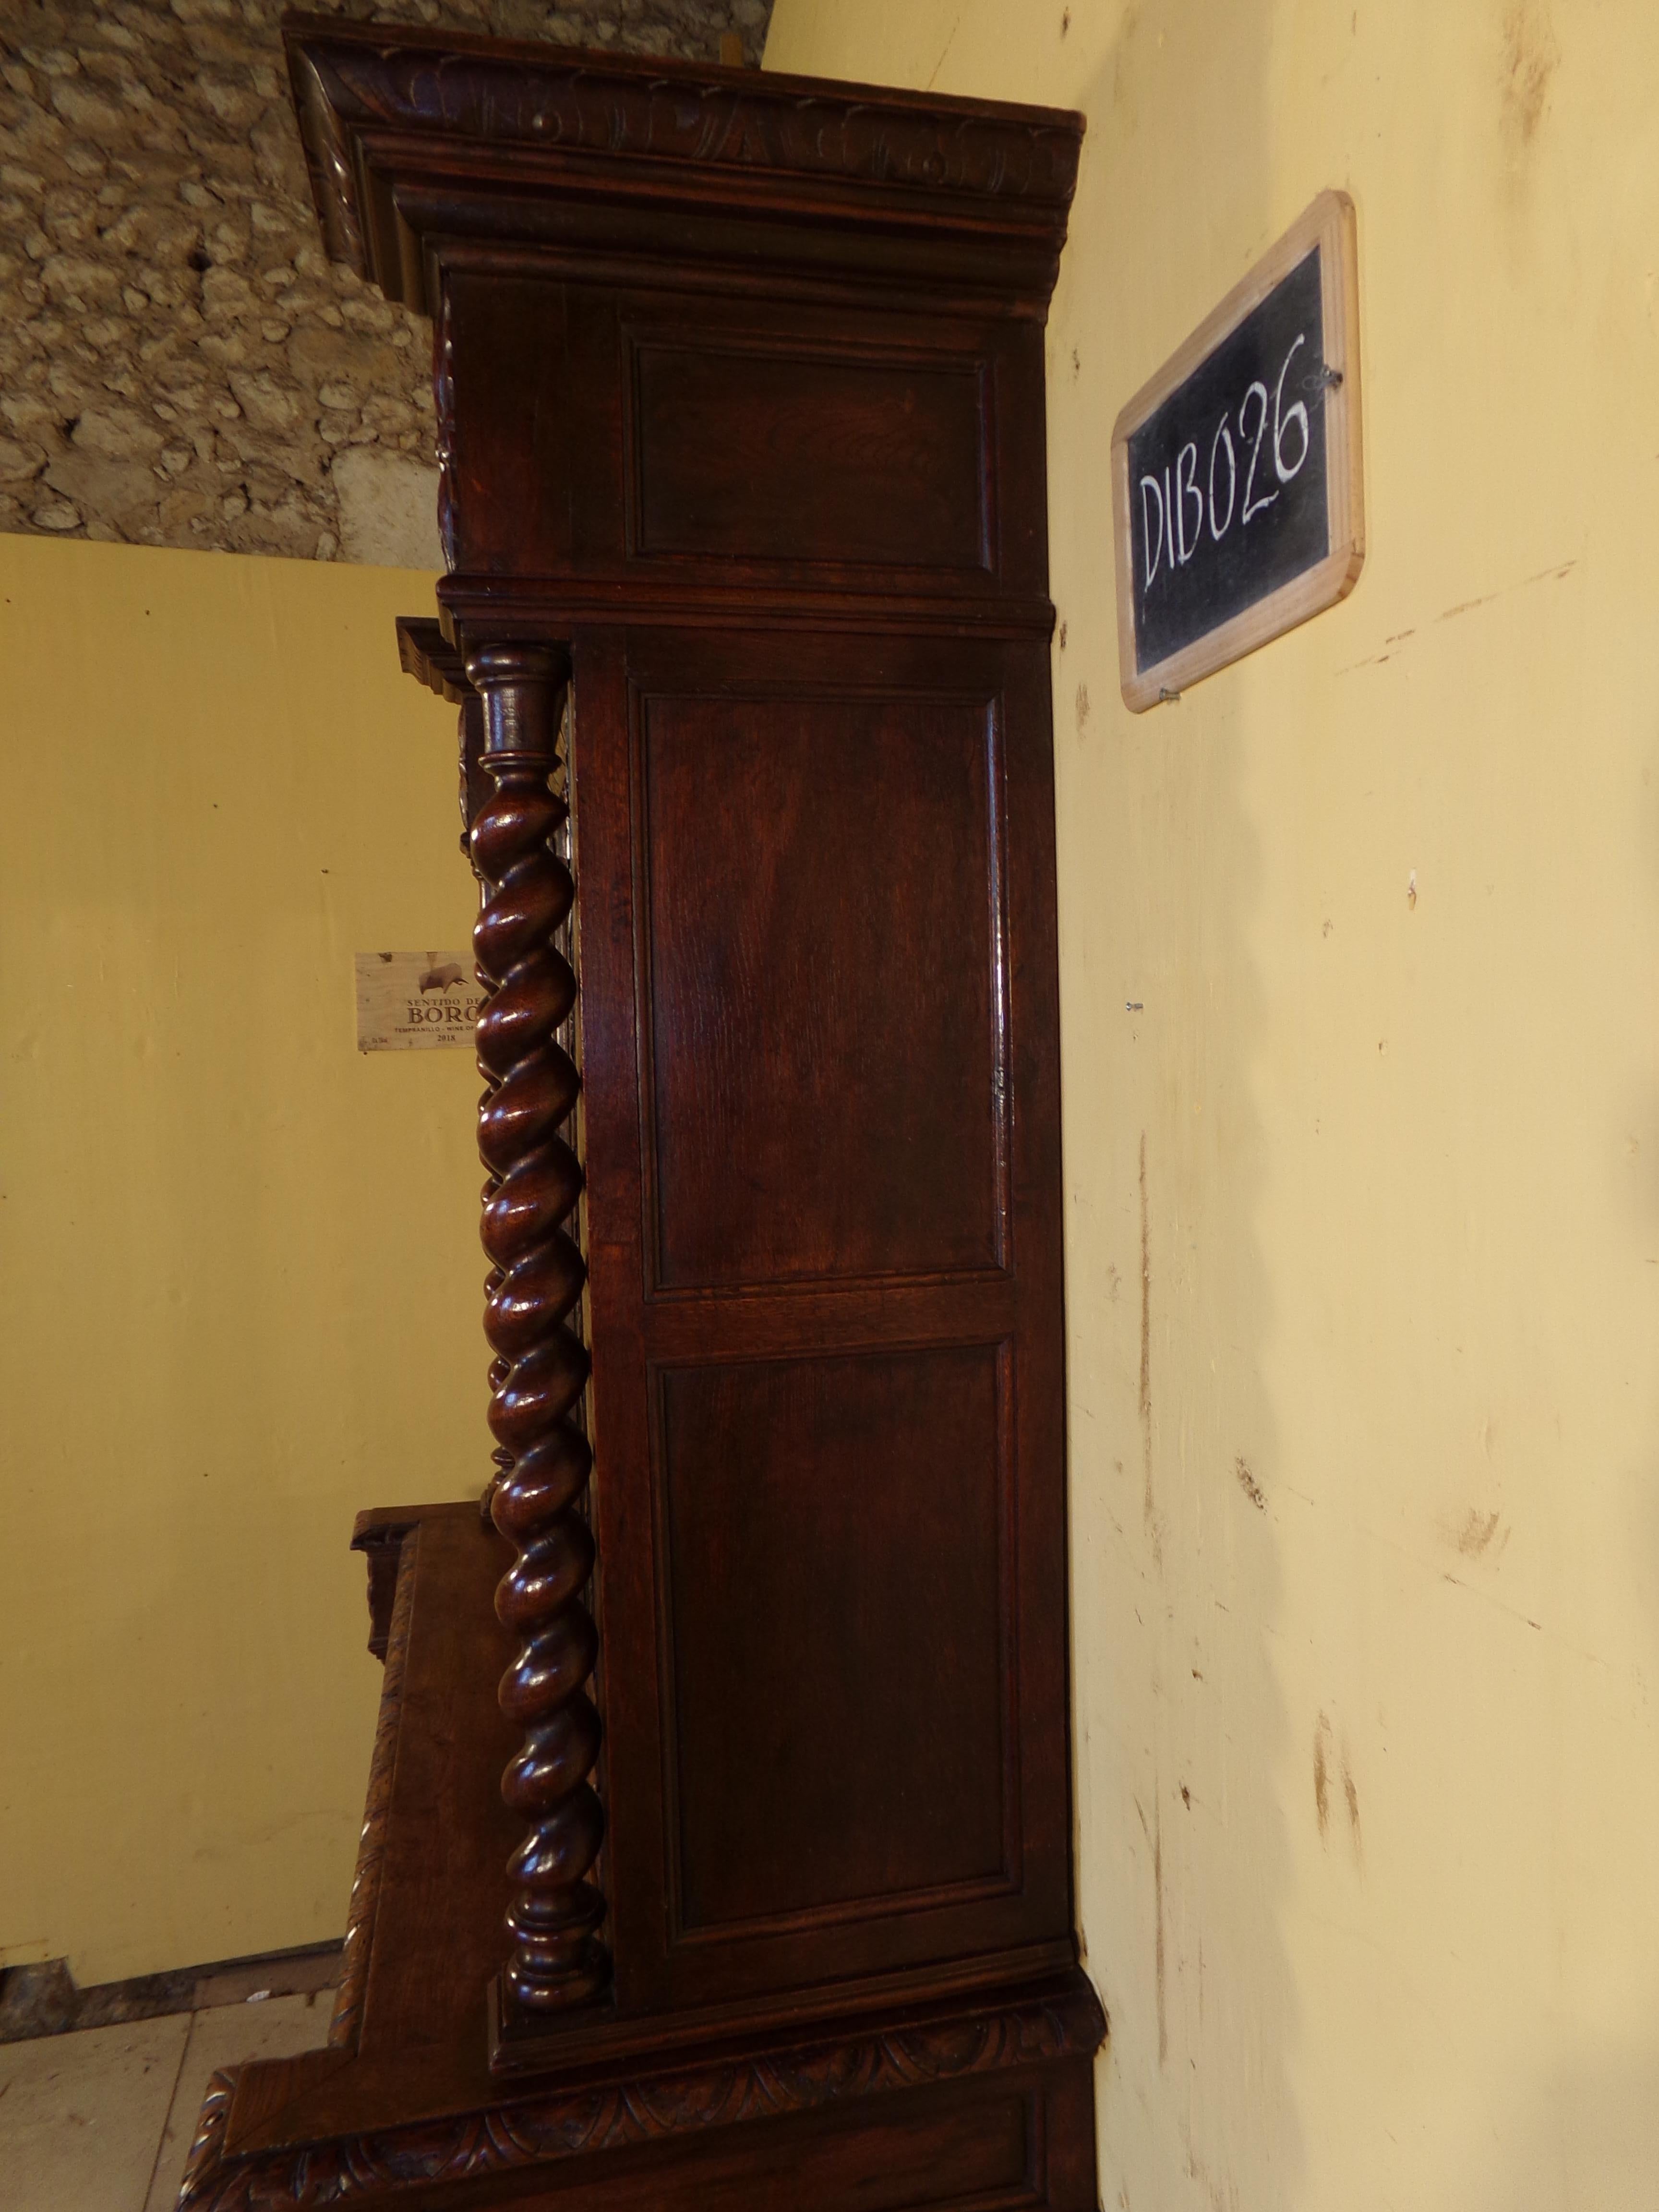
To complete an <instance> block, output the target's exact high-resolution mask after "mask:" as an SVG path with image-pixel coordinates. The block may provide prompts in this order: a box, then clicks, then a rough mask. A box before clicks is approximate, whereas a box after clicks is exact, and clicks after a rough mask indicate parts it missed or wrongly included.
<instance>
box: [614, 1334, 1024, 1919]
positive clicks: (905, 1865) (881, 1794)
mask: <svg viewBox="0 0 1659 2212" xmlns="http://www.w3.org/2000/svg"><path fill="white" fill-rule="evenodd" d="M1002 1357H1003V1355H1002V1352H1000V1348H999V1347H997V1346H987V1345H972V1346H949V1347H945V1348H941V1349H937V1350H930V1351H917V1352H882V1353H872V1354H869V1355H866V1356H863V1357H859V1358H836V1359H828V1358H824V1359H800V1360H778V1361H766V1362H752V1363H744V1364H731V1365H724V1366H714V1367H702V1368H688V1369H679V1370H669V1371H667V1372H666V1373H665V1374H663V1375H661V1376H659V1385H658V1387H659V1415H658V1437H657V1440H656V1441H657V1455H658V1463H659V1464H658V1511H659V1519H660V1522H661V1530H660V1541H661V1546H662V1552H661V1560H662V1566H661V1573H662V1584H661V1605H662V1613H663V1649H664V1652H665V1667H666V1672H667V1677H668V1679H667V1680H666V1682H665V1700H664V1702H665V1714H666V1720H667V1740H668V1769H669V1771H668V1777H667V1778H668V1782H669V1790H668V1800H669V1806H670V1830H671V1837H670V1862H671V1875H672V1879H671V1893H672V1917H674V1919H675V1920H676V1921H677V1923H678V1934H679V1936H680V1937H681V1939H682V1940H688V1939H689V1940H696V1939H701V1940H704V1941H707V1940H709V1939H710V1938H714V1937H718V1936H720V1935H721V1934H723V1933H726V1934H732V1935H735V1934H737V1933H738V1932H743V1931H749V1932H752V1931H754V1930H756V1929H758V1928H760V1927H763V1926H771V1927H772V1928H775V1929H781V1928H782V1927H784V1926H793V1927H799V1926H801V1925H803V1924H811V1923H813V1922H815V1921H821V1920H824V1919H835V1918H838V1917H860V1916H862V1915H865V1914H868V1913H872V1912H876V1913H879V1912H883V1911H896V1910H900V1909H902V1908H903V1907H905V1906H907V1905H912V1906H914V1905H921V1904H924V1903H935V1902H944V1901H945V1900H946V1899H949V1898H951V1897H952V1896H961V1895H963V1893H981V1894H983V1893H994V1892H997V1891H1001V1890H1006V1888H1008V1887H1010V1886H1011V1882H1012V1879H1013V1877H1012V1875H1011V1874H1010V1870H1009V1867H1008V1858H1009V1852H1010V1841H1009V1838H1010V1833H1011V1827H1012V1823H1011V1820H1010V1814H1011V1812H1012V1806H1011V1803H1010V1797H1011V1784H1010V1781H1009V1778H1008V1775H1007V1772H1006V1747H1007V1746H1008V1744H1009V1743H1010V1742H1011V1741H1012V1733H1011V1729H1012V1719H1011V1704H1012V1684H1011V1681H1010V1680H1009V1663H1008V1656H1007V1655H1008V1650H1009V1632H1008V1625H1007V1622H1006V1606H1007V1603H1008V1591H1009V1588H1010V1577H1009V1574H1008V1571H1007V1570H1008V1564H1009V1563H1008V1560H1007V1551H1008V1544H1009V1533H1008V1531H1007V1529H1006V1526H1005V1523H1006V1518H1007V1515H1008V1511H1009V1498H1008V1490H1007V1484H1006V1480H1005V1463H1006V1438H1005V1435H1004V1414H1005V1405H1004V1401H1005V1397H1006V1393H1005V1390H1004V1389H1003V1385H1002V1379H1001V1374H1000V1368H1001V1361H1002Z"/></svg>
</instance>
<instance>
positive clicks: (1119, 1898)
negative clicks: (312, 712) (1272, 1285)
mask: <svg viewBox="0 0 1659 2212" xmlns="http://www.w3.org/2000/svg"><path fill="white" fill-rule="evenodd" d="M1045 13H1046V14H1048V16H1049V19H1050V20H1049V21H1048V27H1047V31H1046V33H1045V34H1046V35H1048V36H1049V37H1054V38H1064V37H1066V36H1067V35H1072V36H1075V35H1077V34H1076V33H1073V31H1072V30H1071V27H1070V24H1069V16H1068V15H1067V14H1066V12H1063V11H1062V9H1061V7H1060V4H1059V0H1055V4H1054V6H1053V7H1052V9H1048V10H1045ZM1266 28H1267V6H1266V5H1265V4H1264V0H1240V4H1237V5H1235V6H1233V7H1231V8H1227V9H1194V8H1192V7H1190V6H1178V5H1175V4H1171V0H1145V4H1139V5H1135V4H1131V5H1130V6H1129V7H1128V9H1127V10H1126V11H1125V14H1124V16H1123V19H1122V21H1121V27H1120V28H1119V30H1118V33H1117V35H1116V37H1115V40H1114V41H1113V43H1112V45H1111V46H1110V49H1109V52H1106V54H1105V56H1104V58H1103V61H1102V63H1101V64H1100V66H1099V68H1098V70H1097V71H1096V73H1095V74H1094V75H1093V76H1092V78H1091V81H1090V82H1088V84H1087V87H1086V90H1085V91H1084V92H1083V94H1082V95H1081V104H1082V105H1083V106H1085V108H1086V111H1087V113H1088V118H1089V134H1088V137H1087V139H1086V141H1085V149H1084V158H1083V170H1082V175H1081V179H1080V182H1079V193H1078V199H1077V204H1076V208H1075V210H1074V213H1073V223H1072V230H1071V242H1070V244H1069V246H1068V247H1067V250H1066V258H1065V261H1064V264H1063V265H1062V272H1061V277H1060V289H1059V292H1058V294H1057V295H1056V299H1055V302H1054V311H1053V313H1052V316H1051V320H1050V327H1049V376H1048V384H1049V421H1050V453H1051V462H1052V479H1051V496H1050V529H1051V538H1052V544H1053V551H1054V589H1055V596H1056V600H1057V603H1058V605H1059V610H1060V617H1061V625H1062V626H1061V628H1060V630H1059V632H1058V634H1057V650H1056V653H1055V657H1054V670H1055V729H1056V749H1057V762H1056V773H1057V778H1058V787H1059V808H1058V811H1059V841H1060V842H1059V859H1060V943H1061V947H1062V954H1061V963H1062V975H1061V986H1062V1020H1063V1024H1064V1030H1063V1048H1064V1064H1065V1100H1066V1183H1067V1215H1068V1237H1067V1300H1068V1316H1069V1346H1068V1369H1069V1376H1070V1383H1069V1390H1070V1401H1071V1405H1070V1421H1071V1455H1072V1458H1071V1486H1072V1514H1073V1593H1074V1600H1073V1610H1074V1621H1075V1631H1074V1633H1075V1638H1076V1669H1075V1677H1074V1693H1073V1694H1074V1705H1075V1711H1076V1725H1077V1732H1078V1743H1077V1761H1078V1784H1079V1788H1078V1797H1079V1806H1078V1811H1079V1827H1080V1837H1079V1892H1080V1894H1079V1905H1080V1917H1081V1922H1082V1926H1083V1929H1084V1933H1085V1944H1086V1948H1087V1955H1088V1961H1089V1965H1090V1968H1091V1972H1092V1973H1093V1974H1094V1976H1095V1978H1096V1979H1097V1983H1098V1984H1099V1985H1100V1987H1101V1991H1102V1995H1103V1999H1104V2002H1105V2003H1106V2007H1107V2011H1108V2014H1109V2019H1110V2022H1111V2035H1110V2040H1109V2046H1108V2049H1107V2051H1106V2052H1105V2054H1104V2055H1103V2060H1102V2071H1101V2095H1100V2106H1099V2131H1100V2160H1101V2201H1102V2203H1103V2205H1104V2206H1106V2207H1107V2208H1109V2212H1116V2208H1120V2207H1121V2208H1123V2212H1187V2209H1188V2208H1189V2207H1190V2208H1192V2212H1237V2208H1240V2207H1251V2208H1255V2207H1258V2206H1267V2205H1279V2204H1288V2203H1291V2202H1292V2201H1294V2199H1295V2196H1296V2191H1297V2185H1298V2183H1299V2179H1300V2176H1301V2172H1302V2151H1301V2145H1300V2141H1299V2136H1298V2132H1297V2113H1296V2107H1295V2101H1294V2098H1293V2095H1292V2092H1291V2081H1290V2073H1289V2067H1290V2051H1291V2045H1292V2040H1293V2037H1294V2033H1295V2031H1296V2019H1295V2004H1294V2000H1293V1996H1292V1986H1291V1969H1290V1965H1289V1962H1288V1960H1287V1957H1286V1954H1285V1948H1284V1942H1283V1937H1282V1935H1281V1932H1280V1921H1281V1917H1282V1912H1283V1907H1284V1904H1285V1899H1286V1897H1287V1895H1288V1892H1289V1888H1290V1875H1289V1855H1290V1854H1289V1844H1288V1840H1287V1837H1286V1833H1285V1818H1284V1814H1283V1813H1282V1811H1281V1809H1280V1802H1279V1794H1278V1790H1277V1787H1276V1777H1277V1776H1278V1775H1279V1772H1280V1771H1282V1770H1283V1768H1284V1767H1285V1765H1286V1763H1287V1762H1288V1761H1289V1760H1290V1759H1291V1758H1292V1757H1293V1756H1294V1758H1295V1759H1297V1761H1298V1762H1300V1761H1302V1760H1304V1759H1305V1757H1306V1752H1305V1747H1301V1746H1299V1745H1298V1746H1297V1747H1295V1749H1294V1751H1293V1750H1292V1746H1291V1728H1290V1725H1289V1723H1288V1720H1287V1716H1286V1713H1285V1706H1284V1702H1283V1699H1282V1697H1281V1694H1280V1692H1279V1686H1278V1684H1277V1681H1276V1679H1275V1674H1274V1668H1273V1659H1272V1653H1271V1644H1270V1638H1271V1634H1272V1631H1273V1624H1274V1621H1275V1619H1276V1616H1277V1614H1278V1612H1279V1602H1280V1595H1281V1581H1282V1576H1281V1566H1280V1555H1279V1541H1278V1537H1277V1533H1276V1532H1277V1524H1278V1516H1279V1502H1278V1500H1277V1498H1276V1496H1275V1479H1274V1474H1275V1452H1276V1446H1277V1444H1278V1442H1279V1439H1278V1437H1277V1435H1276V1433H1275V1428H1274V1424H1273V1416H1272V1413H1271V1412H1270V1409H1269V1403H1268V1396H1267V1389H1266V1386H1265V1383H1264V1381H1263V1375H1262V1364H1263V1352H1264V1347H1265V1345H1266V1341H1267V1332H1268V1330H1269V1328H1270V1327H1271V1324H1272V1320H1273V1316H1272V1312H1271V1310H1270V1306H1269V1302H1268V1295H1267V1280H1266V1272H1265V1269H1264V1266H1263V1262H1262V1259H1261V1252H1260V1249H1259V1246H1258V1243H1257V1242H1256V1238H1255V1230H1254V1225H1253V1224H1254V1217H1255V1212H1256V1209H1257V1206H1258V1203H1259V1200H1260V1198H1261V1192H1262V1188H1263V1186H1264V1182H1265V1167H1264V1139H1263V1133H1262V1129H1261V1123H1260V1121H1259V1119H1258V1117H1257V1115H1256V1113H1255V1109H1254V1107H1253V1104H1252V1098H1251V1089H1250V1075H1249V1070H1250V1067H1251V1064H1252V1060H1253V1057H1254V1056H1255V1052H1256V1049H1257V1047H1258V1044H1259V1042H1260V1038H1261V1030H1262V1006H1263V998H1262V991H1261V983H1260V980H1259V978H1258V975H1257V974H1256V971H1255V967H1254V965H1253V963H1252V960H1251V957H1250V951H1249V947H1250V941H1251V931H1252V924H1253V920H1254V918H1255V915H1257V914H1258V912H1259V909H1260V904H1261V878H1262V861H1261V851H1260V846H1259V842H1258V839H1257V836H1256V834H1255V829H1254V828H1253V826H1252V823H1251V820H1250V817H1249V811H1248V809H1247V806H1246V805H1245V802H1244V798H1243V789H1242V785H1243V732H1242V726H1241V708H1242V699H1241V695H1240V692H1239V690H1238V688H1237V686H1231V687H1227V686H1217V687H1211V688H1206V689H1200V690H1199V691H1197V692H1195V693H1194V694H1192V695H1190V696H1188V697H1187V698H1186V699H1184V700H1183V701H1182V702H1181V703H1180V704H1179V705H1176V706H1172V707H1167V708H1161V709H1158V710H1154V711H1153V712H1151V713H1149V714H1143V715H1139V716H1131V715H1130V714H1128V713H1127V710H1126V709H1125V708H1123V707H1122V705H1121V701H1120V699H1119V696H1118V671H1117V659H1116V653H1117V647H1116V633H1115V617H1114V614H1113V574H1112V545H1111V541H1110V526H1109V476H1108V456H1109V441H1110V435H1111V424H1112V422H1113V419H1114V417H1115V414H1116V412H1117V410H1118V409H1119V408H1120V407H1121V405H1122V404H1123V403H1124V401H1125V400H1127V398H1128V397H1129V396H1130V394H1131V393H1132V392H1133V391H1134V390H1135V388H1136V387H1137V386H1139V384H1140V383H1141V382H1142V381H1143V380H1144V379H1145V378H1146V377H1147V376H1149V375H1150V374H1152V371H1153V370H1154V369H1156V368H1158V365H1159V363H1160V362H1162V361H1163V360H1164V359H1165V358H1166V357H1167V356H1168V355H1169V354H1170V353H1171V352H1173V351H1174V349H1176V346H1177V345H1178V344H1179V343H1181V341H1182V339H1183V338H1184V337H1186V336H1187V335H1188V331H1190V330H1191V329H1192V328H1193V326H1194V325H1195V324H1196V323H1197V322H1198V321H1199V320H1200V318H1201V317H1202V316H1203V315H1204V314H1205V313H1206V312H1207V311H1208V310H1209V308H1210V307H1212V305H1213V304H1214V303H1215V301H1217V300H1218V299H1219V298H1220V297H1221V295H1223V293H1225V290H1226V289H1228V288H1229V286H1231V284H1232V283H1234V282H1235V281H1236V280H1237V277H1238V276H1241V275H1242V274H1243V270H1244V268H1245V267H1246V266H1247V265H1248V263H1249V260H1251V259H1253V258H1255V255H1256V254H1257V253H1259V252H1261V250H1262V249H1263V248H1264V247H1265V246H1267V244H1269V243H1270V242H1271V238H1272V235H1273V230H1272V227H1271V224H1272V216H1273V208H1272V203H1271V196H1270V191H1269V185H1268V179H1267V173H1266V149H1267V146H1268V143H1269V140H1270V133H1269V131H1268V129H1267V117H1266V113H1265V88H1264V82H1263V71H1264V62H1263V56H1264V54H1265V52H1266V50H1267V40H1266V37H1265V32H1266ZM1072 96H1073V98H1076V97H1077V96H1078V95H1077V94H1076V93H1075V92H1073V94H1072ZM1206 173H1209V174H1212V175H1218V176H1225V178H1226V179H1227V193H1226V198H1225V205H1224V206H1219V207H1218V205H1217V204H1216V203H1215V202H1214V201H1213V199H1212V197H1211V196H1210V195H1209V193H1208V192H1207V191H1206V189H1205V187H1204V185H1203V177H1204V175H1205V174H1206ZM1333 1760H1334V1778H1332V1779H1331V1780H1330V1781H1329V1782H1328V1789H1329V1790H1332V1791H1334V1810H1333V1814H1332V1818H1333V1820H1334V1823H1335V1824H1336V1825H1337V1826H1340V1828H1342V1829H1343V1831H1344V1834H1343V1835H1342V1836H1341V1837H1340V1838H1339V1837H1338V1836H1336V1835H1335V1834H1333V1838H1332V1846H1333V1848H1335V1847H1337V1846H1338V1844H1339V1843H1340V1844H1341V1845H1342V1847H1345V1848H1346V1823H1347V1819H1348V1801H1347V1800H1346V1798H1345V1797H1344V1795H1343V1792H1342V1784H1341V1781H1340V1747H1336V1748H1335V1749H1334V1753H1333ZM1175 2176H1182V2177H1184V2183H1182V2184H1176V2185H1172V2177H1175Z"/></svg>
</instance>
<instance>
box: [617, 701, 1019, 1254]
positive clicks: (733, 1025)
mask: <svg viewBox="0 0 1659 2212" xmlns="http://www.w3.org/2000/svg"><path fill="white" fill-rule="evenodd" d="M635 718H636V722H637V726H638V747H639V769H640V784H639V792H640V798H639V811H640V825H639V867H640V874H641V882H642V883H643V885H644V900H643V908H644V911H643V914H642V915H641V923H642V927H643V928H644V931H645V933H646V949H645V952H644V960H645V968H646V981H645V991H644V994H643V996H644V1002H645V1003H644V1009H643V1012H644V1022H643V1027H642V1034H641V1047H642V1049H643V1051H644V1053H645V1054H646V1060H647V1072H646V1079H645V1080H646V1086H647V1104H648V1108H649V1112H650V1117H651V1118H650V1127H651V1136H650V1140H649V1147H648V1152H647V1173H648V1176H649V1182H650V1192H651V1204H652V1206H653V1214H654V1224H653V1239H652V1249H651V1250H650V1252H649V1253H648V1255H647V1264H648V1265H649V1267H650V1270H651V1276H652V1281H653V1288H654V1290H655V1291H658V1292H659V1293H670V1292H675V1291H680V1292H684V1291H689V1290H694V1289H713V1288H717V1287H722V1286H737V1285H744V1284H751V1285H762V1284H776V1283H779V1282H781V1281H783V1280H785V1279H799V1280H808V1279H811V1280H824V1279H836V1278H840V1279H845V1278H848V1277H858V1278H860V1279H869V1278H872V1277H875V1276H882V1277H896V1276H915V1275H935V1274H947V1273H964V1272H971V1271H973V1270H975V1269H980V1270H989V1269H995V1268H999V1267H1001V1266H1002V1265H1003V1263H1004V1260H1005V1255H1006V1234H1007V1218H1006V1217H1007V1204H1008V1199H1007V1191H1006V1178H1005V1175H1004V1165H1005V1161H1006V1146H1007V1118H1006V1036H1005V1034H1004V1028H1003V1023H1004V1015H1005V1006H1006V975H1005V974H1004V973H1003V972H1002V967H1001V963H1002V958H1003V953H1004V929H1003V921H1004V917H1003V913H1002V884H1001V880H1000V860H1001V833H1002V778H1001V759H1000V744H999V741H998V731H997V717H996V712H995V702H994V701H992V700H989V699H986V698H977V699H975V698H974V697H972V696H969V697H967V698H963V697H956V698H951V697H949V696H946V697H942V698H927V697H915V696H912V697H902V696H901V697H896V696H890V695H889V696H883V695H882V694H881V693H880V692H879V691H875V692H874V693H873V694H872V693H870V692H866V693H864V694H862V695H860V693H858V692H855V691H851V692H848V693H847V694H845V695H843V696H842V697H841V698H839V699H837V698H833V697H824V696H822V695H821V694H820V695H818V696H811V694H810V693H808V692H805V690H803V691H799V692H798V693H797V694H796V695H795V696H787V695H786V696H781V697H769V696H766V695H765V693H764V692H762V693H761V694H760V695H759V696H751V697H748V698H744V697H743V696H740V695H739V693H738V690H737V688H736V687H735V686H733V685H732V684H729V683H728V684H723V685H722V686H721V687H720V690H718V691H717V692H713V693H709V694H704V695H702V696H698V695H696V694H695V693H694V694H690V695H689V696H688V695H676V694H674V693H648V694H645V695H644V696H640V697H639V698H638V699H637V701H636V703H635ZM743 846H746V847H747V848H748V852H749V865H748V866H746V867H745V868H744V870H743V871H742V872H741V873H738V874H735V875H734V874H733V872H732V869H731V866H730V859H729V856H730V854H732V851H733V850H734V849H735V848H739V847H743ZM946 1068H948V1069H949V1070H950V1080H949V1082H948V1083H945V1082H941V1081H940V1079H939V1071H941V1070H942V1069H946Z"/></svg>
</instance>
